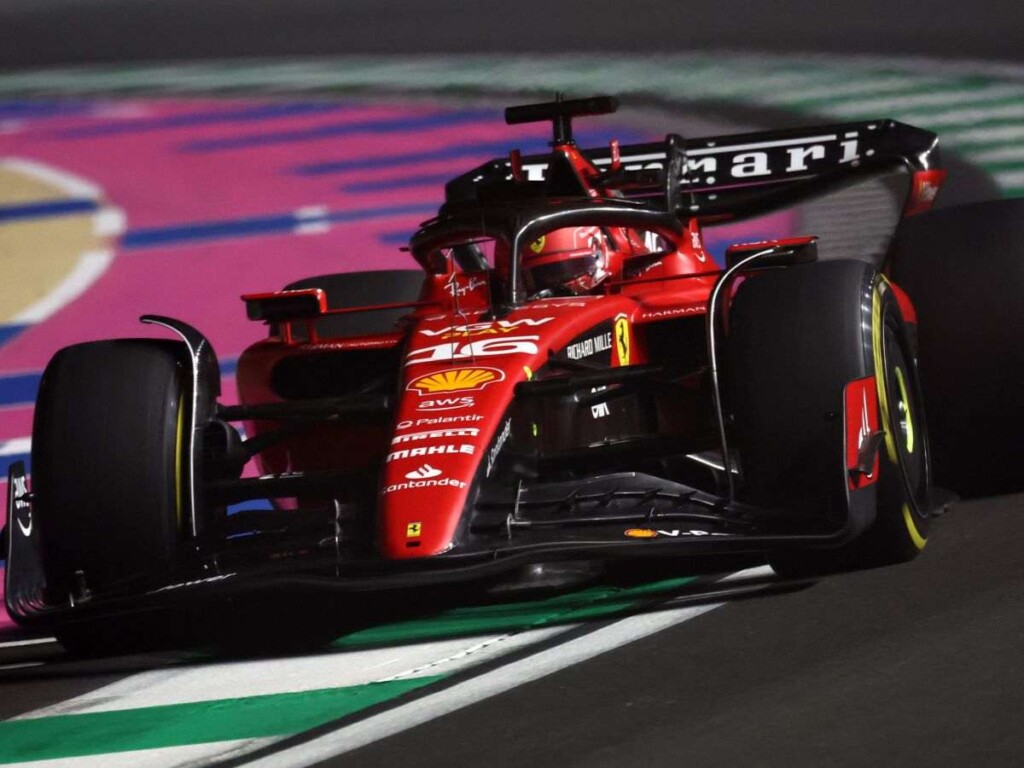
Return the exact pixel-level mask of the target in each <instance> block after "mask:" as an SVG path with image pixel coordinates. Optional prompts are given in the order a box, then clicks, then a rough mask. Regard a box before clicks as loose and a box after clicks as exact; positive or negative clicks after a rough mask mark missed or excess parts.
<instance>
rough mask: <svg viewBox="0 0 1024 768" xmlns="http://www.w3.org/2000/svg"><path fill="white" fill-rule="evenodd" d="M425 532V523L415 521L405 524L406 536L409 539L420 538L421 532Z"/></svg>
mask: <svg viewBox="0 0 1024 768" xmlns="http://www.w3.org/2000/svg"><path fill="white" fill-rule="evenodd" d="M422 532H423V523H420V522H415V523H409V524H408V525H406V526H405V538H407V539H418V538H419V537H420V534H421V533H422Z"/></svg>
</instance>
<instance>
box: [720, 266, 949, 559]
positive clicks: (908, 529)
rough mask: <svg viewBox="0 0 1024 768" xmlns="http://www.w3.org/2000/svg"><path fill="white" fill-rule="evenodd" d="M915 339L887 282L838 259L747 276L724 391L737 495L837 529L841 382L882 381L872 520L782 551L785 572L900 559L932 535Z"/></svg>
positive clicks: (842, 511) (842, 487)
mask: <svg viewBox="0 0 1024 768" xmlns="http://www.w3.org/2000/svg"><path fill="white" fill-rule="evenodd" d="M909 338H910V334H908V332H907V328H906V325H905V321H904V318H903V316H902V314H901V312H900V309H899V306H898V304H897V302H896V300H895V298H894V296H893V294H892V289H891V288H890V287H889V286H888V284H887V283H886V282H885V280H884V278H882V277H880V276H879V275H877V274H876V273H875V272H874V270H873V269H872V268H871V267H870V266H868V265H866V264H864V263H861V262H856V261H833V262H823V263H816V264H806V265H798V266H793V267H789V268H787V269H784V270H773V271H767V272H764V273H760V274H754V275H751V276H749V277H748V278H747V279H746V280H745V281H744V283H743V284H742V285H741V286H740V288H739V290H738V291H737V293H736V296H735V298H734V301H733V304H732V307H731V311H730V316H729V338H728V344H727V348H728V356H727V361H728V374H729V380H730V386H729V388H728V395H729V402H730V405H731V411H732V413H733V416H734V432H735V435H736V438H737V442H738V448H739V452H740V456H741V459H742V468H743V478H744V482H743V484H742V490H741V498H743V499H744V500H745V501H748V502H750V503H753V504H756V505H759V506H765V507H774V508H779V509H788V510H792V511H795V512H798V513H803V514H804V515H806V516H808V519H809V520H817V521H818V522H819V524H820V527H821V529H823V530H824V529H827V528H829V527H833V528H838V527H839V526H840V525H841V524H842V522H843V520H844V519H845V517H846V515H847V514H848V512H847V488H846V483H847V475H846V472H845V467H846V456H845V451H846V443H845V440H844V434H845V433H844V417H845V411H844V399H843V398H844V388H845V387H846V386H847V384H849V383H850V382H852V381H856V380H861V379H865V378H867V377H872V376H874V377H875V381H876V384H877V390H878V402H879V411H880V422H879V423H880V425H881V430H883V431H884V432H885V433H886V439H885V441H884V442H883V444H882V445H881V447H880V453H881V457H880V461H879V475H880V476H879V478H878V480H877V495H876V500H875V515H874V521H873V522H872V523H870V525H869V527H868V528H867V530H865V531H863V532H862V533H861V534H860V535H859V536H858V537H857V538H855V539H854V540H853V541H851V542H850V543H848V544H845V545H843V546H841V547H839V548H835V549H800V548H795V547H789V548H780V549H778V550H777V551H774V552H772V553H771V555H770V562H771V563H772V565H773V567H775V569H776V570H777V571H779V572H780V573H783V574H784V575H787V576H797V575H800V576H803V575H815V574H820V573H826V572H831V571H838V570H844V569H850V568H862V567H871V566H875V565H882V564H889V563H896V562H903V561H905V560H909V559H911V558H913V557H915V556H916V555H917V554H918V552H920V550H921V548H923V546H924V542H925V537H926V535H927V530H928V520H929V509H928V499H929V494H930V474H929V465H928V448H927V446H928V443H927V435H926V429H925V424H924V419H923V416H922V408H921V404H920V398H919V396H918V383H917V371H916V368H915V366H914V363H913V360H914V358H913V354H912V350H911V347H910V341H909Z"/></svg>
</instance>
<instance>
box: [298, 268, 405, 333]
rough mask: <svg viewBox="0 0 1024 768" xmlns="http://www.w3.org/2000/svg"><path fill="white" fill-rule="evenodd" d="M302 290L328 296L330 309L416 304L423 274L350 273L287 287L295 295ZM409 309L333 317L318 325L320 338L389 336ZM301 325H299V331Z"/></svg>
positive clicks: (401, 271) (396, 271)
mask: <svg viewBox="0 0 1024 768" xmlns="http://www.w3.org/2000/svg"><path fill="white" fill-rule="evenodd" d="M300 288H320V289H322V290H323V291H324V293H326V294H327V306H328V308H329V309H345V308H348V307H369V306H373V305H375V304H392V303H398V302H405V301H416V300H417V299H419V297H420V292H421V291H422V289H423V272H422V271H421V270H418V269H386V270H380V271H379V272H347V273H344V274H339V275H320V276H318V277H307V278H304V279H302V280H296V281H295V282H294V283H289V284H288V285H286V286H285V290H288V291H292V290H297V289H300ZM409 312H410V309H409V308H408V307H404V308H400V309H386V310H380V311H375V312H353V313H352V314H348V315H332V316H329V317H324V318H321V319H320V320H318V321H317V324H316V329H317V333H318V334H319V335H320V336H361V335H364V334H373V333H389V332H390V331H393V330H394V329H395V323H396V322H397V321H398V319H399V318H401V317H403V316H404V315H407V314H409ZM299 325H300V324H298V323H296V330H298V326H299Z"/></svg>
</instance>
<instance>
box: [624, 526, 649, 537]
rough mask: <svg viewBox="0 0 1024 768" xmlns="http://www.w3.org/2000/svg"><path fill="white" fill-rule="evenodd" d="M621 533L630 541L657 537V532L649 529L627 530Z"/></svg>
mask: <svg viewBox="0 0 1024 768" xmlns="http://www.w3.org/2000/svg"><path fill="white" fill-rule="evenodd" d="M623 533H624V534H625V535H626V536H628V537H629V538H631V539H653V538H654V537H655V536H657V535H658V532H657V531H652V530H651V529H650V528H629V529H627V530H625V531H623Z"/></svg>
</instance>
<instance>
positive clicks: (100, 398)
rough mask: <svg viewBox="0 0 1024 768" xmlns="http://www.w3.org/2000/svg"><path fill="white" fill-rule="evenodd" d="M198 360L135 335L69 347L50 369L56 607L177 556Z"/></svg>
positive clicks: (38, 476) (49, 512)
mask: <svg viewBox="0 0 1024 768" xmlns="http://www.w3.org/2000/svg"><path fill="white" fill-rule="evenodd" d="M186 359H187V358H186V357H185V353H184V349H183V347H182V345H181V344H179V343H178V342H168V341H157V340H146V339H125V340H117V341H101V342H95V343H89V344H78V345H75V346H71V347H67V348H65V349H62V350H61V351H60V352H58V353H57V354H56V355H55V356H54V358H53V359H52V360H51V361H50V364H49V365H48V366H47V368H46V371H45V372H44V374H43V379H42V383H41V385H40V389H39V396H38V401H37V404H36V412H35V423H34V425H33V433H32V435H33V436H32V475H33V478H32V479H33V483H32V485H33V489H34V492H35V497H36V499H35V502H34V506H35V509H36V510H38V521H39V526H40V534H41V540H42V544H43V548H44V550H43V551H44V558H43V559H44V562H45V567H46V578H47V584H48V589H49V590H50V592H51V594H50V599H51V600H54V601H61V602H65V601H67V600H68V599H69V596H73V595H75V594H76V593H77V594H78V597H79V598H80V597H81V596H82V588H81V587H82V584H83V583H84V586H85V587H86V588H87V589H88V590H91V591H94V592H100V591H108V590H112V589H116V588H117V586H118V585H119V584H121V583H123V582H125V581H127V580H130V579H135V578H138V577H145V576H146V575H148V574H157V573H159V572H161V571H162V570H164V569H166V568H167V567H168V566H170V565H171V564H172V562H173V561H174V559H175V556H176V555H177V553H178V550H179V547H180V543H181V541H182V538H183V534H182V531H183V530H184V526H185V520H184V519H183V518H184V516H185V514H186V512H187V499H186V498H185V496H184V494H185V487H186V485H185V484H186V482H187V480H186V478H187V476H188V468H187V467H186V466H184V462H185V461H186V456H187V454H188V451H187V441H188V439H189V424H188V423H187V422H188V419H187V415H188V412H189V407H190V403H189V402H188V398H189V397H190V394H191V393H190V391H189V388H190V383H189V382H190V377H188V376H187V375H186V371H187V370H188V368H187V364H186V362H185V360H186ZM78 571H80V572H81V573H82V577H76V572H78Z"/></svg>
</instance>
